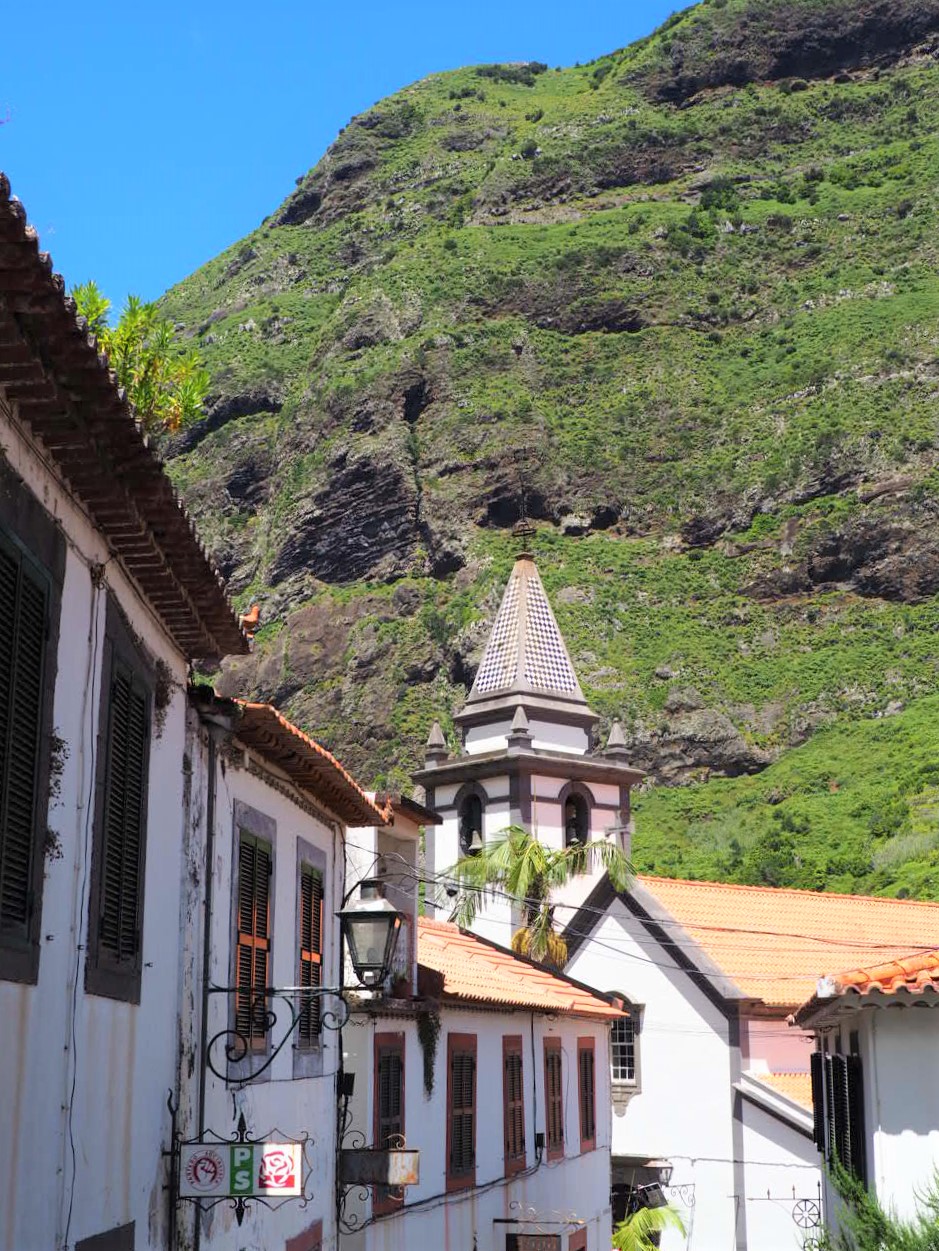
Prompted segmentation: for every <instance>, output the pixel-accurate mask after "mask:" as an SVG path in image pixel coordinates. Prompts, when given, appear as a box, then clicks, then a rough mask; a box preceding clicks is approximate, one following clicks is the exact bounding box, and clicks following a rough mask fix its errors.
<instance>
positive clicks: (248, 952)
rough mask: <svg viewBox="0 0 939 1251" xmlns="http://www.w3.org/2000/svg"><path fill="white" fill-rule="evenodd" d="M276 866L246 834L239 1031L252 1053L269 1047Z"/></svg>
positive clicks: (241, 866) (241, 868) (241, 851)
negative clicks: (272, 893) (268, 996)
mask: <svg viewBox="0 0 939 1251" xmlns="http://www.w3.org/2000/svg"><path fill="white" fill-rule="evenodd" d="M272 866H273V862H272V858H271V849H270V846H269V845H268V844H267V843H264V842H262V841H261V840H260V839H258V838H255V837H254V836H253V835H250V834H244V833H243V834H242V835H241V841H240V842H239V844H238V932H237V944H236V950H237V954H236V963H237V968H236V979H237V982H236V984H237V987H238V993H237V995H236V996H235V1028H236V1029H237V1031H238V1033H239V1034H241V1035H242V1036H243V1037H244V1038H245V1040H246V1041H247V1045H248V1047H249V1048H250V1049H251V1050H254V1051H263V1050H264V1048H265V1046H266V1044H267V1030H268V1021H267V1000H266V997H265V995H264V991H265V989H266V988H267V983H268V965H269V960H270V951H271V939H270V919H271V917H270V890H271V870H272Z"/></svg>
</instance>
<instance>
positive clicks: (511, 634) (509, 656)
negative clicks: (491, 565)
mask: <svg viewBox="0 0 939 1251" xmlns="http://www.w3.org/2000/svg"><path fill="white" fill-rule="evenodd" d="M515 693H517V694H525V693H528V694H536V695H541V696H545V697H548V698H552V697H554V698H558V699H560V700H563V702H564V704H565V705H566V706H568V707H569V706H570V705H572V704H573V705H575V706H576V705H581V706H582V707H583V709H584V710H586V708H587V702H586V700H585V699H584V696H583V692H582V691H581V689H580V683H579V682H578V681H577V675H576V674H575V673H574V666H573V665H572V664H571V658H570V655H569V654H568V650H567V647H566V646H565V643H564V639H563V637H562V636H561V631H560V630H559V629H558V623H557V621H556V620H555V618H554V613H553V612H552V611H551V605H550V604H549V603H548V597H547V595H545V590H544V587H543V586H542V584H541V578H540V577H539V576H538V570H537V569H536V568H535V563H534V561H533V560H532V559H531V558H530V557H529V556H520V557H519V559H518V560H517V561H516V562H515V568H514V569H513V570H512V575H511V577H510V578H509V582H508V586H507V587H506V588H505V594H504V595H503V597H502V603H501V604H500V605H499V611H498V613H497V614H496V619H495V622H494V624H493V627H492V633H491V634H490V635H489V641H488V643H487V644H486V650H485V652H484V653H483V658H482V661H481V663H480V666H479V669H478V670H477V673H476V681H475V682H474V683H473V689H472V691H471V692H470V695H469V699H468V700H467V705H468V706H469V705H470V704H473V703H480V702H482V701H485V700H490V699H492V698H494V697H496V696H506V695H511V694H515Z"/></svg>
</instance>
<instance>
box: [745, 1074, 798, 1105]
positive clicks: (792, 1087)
mask: <svg viewBox="0 0 939 1251" xmlns="http://www.w3.org/2000/svg"><path fill="white" fill-rule="evenodd" d="M749 1076H750V1077H752V1078H753V1080H754V1081H757V1082H762V1083H763V1085H764V1086H769V1087H771V1088H772V1089H773V1090H776V1091H778V1092H779V1094H781V1095H785V1096H786V1098H787V1099H791V1100H792V1101H793V1103H798V1104H800V1105H801V1106H802V1107H803V1108H811V1106H812V1078H811V1075H810V1074H809V1073H751V1074H750V1075H749Z"/></svg>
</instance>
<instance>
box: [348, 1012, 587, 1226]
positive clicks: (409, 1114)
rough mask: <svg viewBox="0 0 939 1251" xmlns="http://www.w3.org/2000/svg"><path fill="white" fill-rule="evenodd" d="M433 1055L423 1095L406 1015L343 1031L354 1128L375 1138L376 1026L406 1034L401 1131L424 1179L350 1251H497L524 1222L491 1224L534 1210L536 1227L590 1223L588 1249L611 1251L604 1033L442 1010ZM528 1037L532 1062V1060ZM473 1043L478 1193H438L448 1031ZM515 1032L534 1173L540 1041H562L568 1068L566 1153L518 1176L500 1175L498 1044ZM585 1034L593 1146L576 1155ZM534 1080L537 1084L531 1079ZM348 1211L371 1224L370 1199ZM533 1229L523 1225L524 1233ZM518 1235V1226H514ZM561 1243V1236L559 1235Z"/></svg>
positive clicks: (357, 1022) (571, 1023)
mask: <svg viewBox="0 0 939 1251" xmlns="http://www.w3.org/2000/svg"><path fill="white" fill-rule="evenodd" d="M441 1015H442V1029H441V1032H440V1039H439V1043H438V1048H437V1056H436V1065H435V1082H434V1090H433V1094H432V1095H431V1096H430V1097H429V1098H428V1097H427V1096H426V1094H425V1091H424V1083H423V1054H422V1051H421V1048H420V1044H419V1042H418V1038H417V1030H416V1025H415V1022H414V1020H413V1019H402V1018H400V1017H399V1018H388V1017H386V1018H383V1019H378V1020H377V1021H375V1020H372V1019H369V1018H365V1017H363V1016H356V1017H355V1018H353V1022H352V1023H351V1024H350V1026H349V1027H347V1029H346V1031H345V1047H346V1067H347V1069H353V1070H354V1071H355V1072H356V1074H357V1076H356V1086H355V1098H354V1102H353V1105H352V1110H353V1114H354V1121H353V1125H354V1127H355V1128H358V1129H361V1130H362V1131H363V1132H364V1134H365V1137H366V1140H367V1141H368V1142H369V1143H370V1142H371V1141H372V1126H373V1109H372V1104H371V1099H372V1094H373V1091H372V1089H371V1087H372V1081H371V1071H372V1062H373V1061H372V1056H373V1037H374V1033H375V1031H376V1030H377V1031H380V1032H391V1033H404V1034H405V1106H406V1113H405V1133H406V1138H407V1143H408V1146H409V1147H412V1148H416V1149H417V1150H419V1151H420V1153H421V1160H420V1166H421V1181H420V1185H419V1186H415V1187H408V1189H407V1191H406V1206H405V1207H404V1209H403V1210H402V1211H401V1212H399V1213H397V1214H395V1215H394V1216H391V1217H379V1218H378V1219H377V1220H376V1221H375V1222H374V1223H372V1224H368V1225H367V1226H366V1227H365V1228H363V1230H362V1232H361V1233H359V1234H357V1235H353V1236H348V1237H346V1236H344V1237H343V1247H344V1251H345V1249H348V1251H412V1249H413V1248H425V1247H426V1248H428V1249H429V1248H433V1249H434V1251H450V1249H451V1248H452V1251H469V1249H470V1248H473V1247H476V1251H504V1247H505V1232H506V1230H516V1229H520V1227H518V1226H516V1225H514V1224H510V1225H503V1224H497V1223H496V1222H500V1221H507V1220H513V1219H514V1218H516V1217H517V1216H518V1215H519V1214H520V1213H521V1212H522V1211H523V1210H525V1209H529V1208H532V1209H534V1211H535V1213H537V1215H538V1217H539V1218H540V1219H542V1220H544V1221H555V1222H560V1224H559V1225H558V1226H556V1228H566V1227H567V1226H566V1224H565V1222H567V1221H568V1220H575V1219H576V1220H582V1221H584V1222H586V1223H587V1227H588V1243H587V1245H588V1251H609V1246H610V1155H609V1143H610V1121H609V1113H608V1111H607V1109H608V1108H609V1080H608V1072H609V1050H608V1047H609V1043H608V1039H609V1029H608V1026H606V1025H605V1024H598V1023H596V1022H591V1021H584V1020H568V1019H560V1018H558V1019H555V1020H549V1019H546V1018H543V1017H540V1016H534V1017H532V1016H531V1015H530V1014H528V1013H524V1012H478V1013H477V1012H473V1011H458V1010H453V1009H447V1008H444V1010H443V1012H442V1014H441ZM532 1031H533V1033H534V1066H533V1065H532V1054H533V1053H532ZM450 1032H453V1033H464V1034H476V1037H477V1112H478V1117H477V1129H476V1135H477V1137H476V1160H477V1168H476V1188H475V1189H474V1190H470V1191H466V1192H462V1193H454V1194H450V1195H447V1193H446V1094H447V1035H448V1033H450ZM504 1035H521V1036H522V1040H523V1051H522V1056H523V1064H524V1077H523V1081H524V1089H525V1117H526V1133H525V1140H526V1147H527V1153H528V1161H527V1166H528V1168H534V1166H535V1156H534V1135H535V1131H536V1130H538V1131H543V1130H544V1128H545V1123H544V1072H543V1062H542V1057H543V1054H544V1043H543V1040H544V1038H545V1037H546V1036H549V1035H557V1036H560V1038H561V1040H562V1050H563V1071H564V1088H565V1104H564V1125H565V1140H566V1142H565V1158H564V1159H563V1160H558V1161H552V1162H550V1163H548V1162H547V1160H545V1161H543V1163H542V1164H541V1166H540V1167H538V1168H537V1169H535V1171H533V1172H532V1173H530V1174H529V1175H528V1176H526V1177H519V1178H516V1179H511V1180H505V1179H504V1177H503V1173H504V1164H503V1161H504V1143H503V1116H502V1038H503V1036H504ZM578 1037H593V1038H594V1039H595V1047H596V1075H597V1146H596V1149H595V1150H593V1151H589V1152H586V1153H584V1154H581V1153H580V1128H579V1125H580V1123H579V1111H578V1104H577V1074H576V1057H577V1039H578ZM533 1078H534V1087H533V1085H532V1081H533ZM349 1210H350V1212H352V1213H354V1214H356V1215H358V1217H359V1219H360V1220H361V1221H363V1222H367V1221H368V1220H369V1218H370V1215H371V1208H370V1204H369V1203H368V1202H365V1203H359V1204H358V1205H356V1202H355V1196H354V1195H353V1196H352V1202H351V1203H350V1209H349ZM530 1230H531V1227H530V1226H529V1231H530ZM521 1232H524V1230H521ZM565 1245H566V1240H565Z"/></svg>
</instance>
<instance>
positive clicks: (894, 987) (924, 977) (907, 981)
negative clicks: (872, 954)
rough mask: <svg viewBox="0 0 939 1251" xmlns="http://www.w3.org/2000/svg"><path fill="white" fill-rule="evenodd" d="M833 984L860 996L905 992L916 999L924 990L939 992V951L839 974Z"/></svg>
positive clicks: (917, 954)
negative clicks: (873, 992)
mask: <svg viewBox="0 0 939 1251" xmlns="http://www.w3.org/2000/svg"><path fill="white" fill-rule="evenodd" d="M834 980H835V984H836V985H837V987H838V989H839V990H841V991H848V990H852V991H857V993H858V994H861V995H868V994H870V993H871V991H879V992H880V993H881V994H882V995H895V994H897V992H898V991H906V992H907V993H908V994H911V995H915V994H921V993H922V992H923V991H924V990H939V951H918V952H916V953H915V954H914V955H912V956H904V957H902V958H901V959H899V960H888V961H887V963H886V964H875V965H871V966H870V967H868V968H866V969H854V970H852V971H851V972H850V973H839V974H838V976H837V977H836V978H835V979H834Z"/></svg>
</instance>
